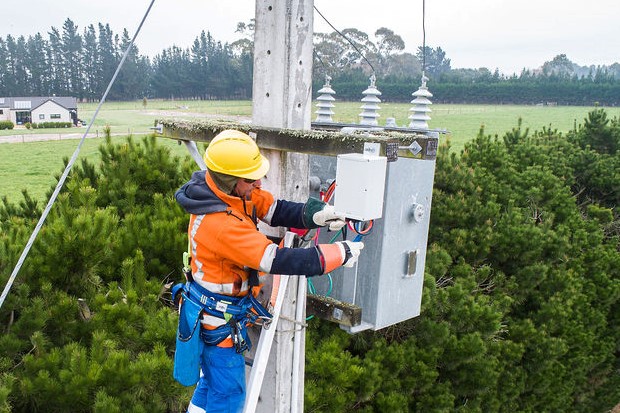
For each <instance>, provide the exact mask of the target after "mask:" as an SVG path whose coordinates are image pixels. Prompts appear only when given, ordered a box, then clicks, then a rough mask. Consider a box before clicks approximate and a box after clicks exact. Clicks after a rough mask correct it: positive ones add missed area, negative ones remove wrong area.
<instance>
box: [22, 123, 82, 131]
mask: <svg viewBox="0 0 620 413" xmlns="http://www.w3.org/2000/svg"><path fill="white" fill-rule="evenodd" d="M25 126H26V129H30V128H32V129H57V128H70V127H72V126H73V123H71V122H40V123H26V125H25Z"/></svg>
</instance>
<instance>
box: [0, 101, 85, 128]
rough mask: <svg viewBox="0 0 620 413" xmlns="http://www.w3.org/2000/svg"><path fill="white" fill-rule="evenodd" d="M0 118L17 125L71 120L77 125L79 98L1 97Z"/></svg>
mask: <svg viewBox="0 0 620 413" xmlns="http://www.w3.org/2000/svg"><path fill="white" fill-rule="evenodd" d="M0 120H10V121H11V122H13V123H14V124H16V125H23V124H25V123H28V122H30V123H42V122H71V123H73V124H74V125H77V122H78V114H77V99H76V98H74V97H67V96H60V97H58V96H52V97H11V98H0Z"/></svg>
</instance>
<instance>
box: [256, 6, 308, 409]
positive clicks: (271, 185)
mask: <svg viewBox="0 0 620 413" xmlns="http://www.w3.org/2000/svg"><path fill="white" fill-rule="evenodd" d="M313 8H314V1H313V0H281V1H277V2H274V1H267V0H256V29H255V32H254V83H253V109H252V122H253V124H254V125H259V126H265V127H273V128H287V129H299V130H309V129H310V122H311V102H312V47H313V46H312V36H313V21H314V19H313V14H314V10H313ZM264 152H265V156H267V157H268V158H269V160H270V162H271V170H270V171H269V173H268V176H267V179H266V180H264V186H265V187H266V188H267V189H269V190H270V191H271V192H272V193H273V194H274V196H275V197H276V198H283V199H290V200H297V201H305V200H306V199H307V197H308V172H309V162H308V155H302V154H299V153H291V152H282V151H264ZM305 308H306V279H305V277H290V278H289V280H288V289H287V293H286V298H285V301H284V304H283V307H282V313H281V314H282V316H283V317H284V318H285V319H280V322H279V323H278V325H277V326H272V327H271V328H276V327H277V330H276V335H275V341H274V345H273V347H272V349H271V355H270V356H269V357H270V358H269V366H268V368H267V371H266V374H265V379H264V382H263V386H262V390H261V393H260V399H259V403H258V406H257V411H258V412H266V413H267V412H268V413H273V412H281V413H284V412H286V413H288V412H303V399H304V397H303V395H304V363H305V354H304V353H305V330H303V329H302V326H301V325H300V324H298V323H293V322H291V321H287V320H294V319H297V320H301V321H303V320H305ZM255 344H256V343H255Z"/></svg>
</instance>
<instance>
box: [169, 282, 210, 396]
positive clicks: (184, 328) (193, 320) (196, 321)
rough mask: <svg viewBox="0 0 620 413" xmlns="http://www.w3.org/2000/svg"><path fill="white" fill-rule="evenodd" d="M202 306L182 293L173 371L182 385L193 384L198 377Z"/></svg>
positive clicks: (202, 344)
mask: <svg viewBox="0 0 620 413" xmlns="http://www.w3.org/2000/svg"><path fill="white" fill-rule="evenodd" d="M201 314H202V306H201V305H200V304H197V303H196V302H194V301H192V300H191V299H190V298H188V296H187V295H186V293H185V292H183V293H182V300H181V309H180V311H179V327H178V329H177V340H176V351H175V353H174V372H173V376H174V379H175V380H176V381H178V382H179V383H181V384H182V385H184V386H193V385H194V384H196V383H198V380H199V379H200V358H201V354H202V348H203V346H204V343H203V342H202V340H201V339H200V328H201V327H200V318H201Z"/></svg>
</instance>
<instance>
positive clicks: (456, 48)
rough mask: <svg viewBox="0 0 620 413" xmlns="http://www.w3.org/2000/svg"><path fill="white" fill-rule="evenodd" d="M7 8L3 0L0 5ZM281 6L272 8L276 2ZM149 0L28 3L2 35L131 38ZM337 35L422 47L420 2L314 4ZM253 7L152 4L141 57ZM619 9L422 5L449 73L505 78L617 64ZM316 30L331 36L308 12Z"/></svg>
mask: <svg viewBox="0 0 620 413" xmlns="http://www.w3.org/2000/svg"><path fill="white" fill-rule="evenodd" d="M3 1H6V0H3ZM278 1H279V0H274V4H277V2H278ZM149 4H150V0H103V1H91V0H29V1H25V2H18V3H14V4H13V6H10V7H2V12H1V13H0V36H1V37H3V38H5V37H6V35H7V34H11V35H14V36H19V35H25V36H28V35H31V34H35V33H37V32H40V33H41V34H42V35H43V36H44V37H45V38H47V32H48V31H49V29H50V27H52V26H54V27H57V28H59V29H60V28H61V27H62V24H63V22H64V21H65V19H66V18H70V19H71V20H73V21H74V22H75V23H76V24H77V25H78V27H79V30H80V32H81V31H82V30H83V29H84V27H85V26H87V25H89V24H95V25H96V23H99V22H102V23H110V26H111V27H112V29H113V30H114V32H115V33H118V34H121V32H122V29H123V28H127V29H128V30H129V33H130V35H133V33H134V31H135V29H136V28H137V26H138V24H139V22H140V20H141V18H142V16H143V15H144V12H145V11H146V9H147V7H148V5H149ZM314 4H315V6H316V7H317V8H318V9H319V10H320V11H321V13H322V14H323V15H324V16H325V17H326V18H327V19H329V20H330V22H331V23H332V24H333V25H334V26H335V27H336V28H338V29H339V30H342V29H345V28H349V27H355V28H357V29H359V30H361V31H364V32H366V33H368V34H369V35H372V34H373V33H374V32H375V31H376V30H377V29H378V28H380V27H387V28H389V29H391V30H393V31H394V32H395V33H396V34H398V35H400V36H401V37H402V38H403V40H404V41H405V44H406V51H409V52H411V53H415V51H416V49H417V47H418V46H420V45H421V44H422V0H381V1H376V0H374V1H370V0H315V3H314ZM254 5H255V2H254V0H156V1H155V4H154V6H153V9H152V10H151V13H150V15H149V17H148V19H147V22H146V23H145V26H144V28H143V30H142V32H141V33H140V36H139V37H138V40H137V45H138V47H139V49H140V52H141V53H142V54H146V55H149V56H154V55H155V54H157V53H159V52H161V50H163V49H165V48H167V47H169V46H172V45H173V44H175V45H177V46H181V47H189V46H190V45H191V43H192V42H193V40H194V39H195V38H196V37H197V36H198V35H199V34H200V32H201V30H205V31H209V32H211V34H212V35H213V37H214V38H215V39H216V40H220V41H223V42H232V41H235V40H237V39H238V38H239V35H238V34H236V33H235V29H236V26H237V23H238V22H249V21H250V19H251V18H253V17H254ZM619 17H620V1H618V0H595V1H592V2H591V3H590V2H583V1H577V0H536V1H534V0H426V44H427V46H430V47H438V46H440V47H441V48H442V49H443V50H444V51H445V52H446V55H447V57H448V58H449V59H451V62H452V67H453V68H479V67H487V68H489V69H490V70H495V68H498V69H499V70H500V72H502V73H504V74H512V73H520V72H521V69H523V68H529V69H533V68H536V67H539V66H541V65H542V63H544V62H545V61H548V60H551V59H553V57H554V56H556V55H558V54H561V53H564V54H566V55H567V56H568V58H569V59H570V60H572V61H573V62H575V63H577V64H579V65H591V64H594V65H602V64H607V65H609V64H612V63H614V62H620V23H619V22H618V18H619ZM314 22H315V23H314V30H315V32H331V31H332V30H331V28H329V26H327V25H326V24H325V22H324V21H323V19H322V18H321V17H320V16H319V15H317V14H316V13H315V19H314Z"/></svg>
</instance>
